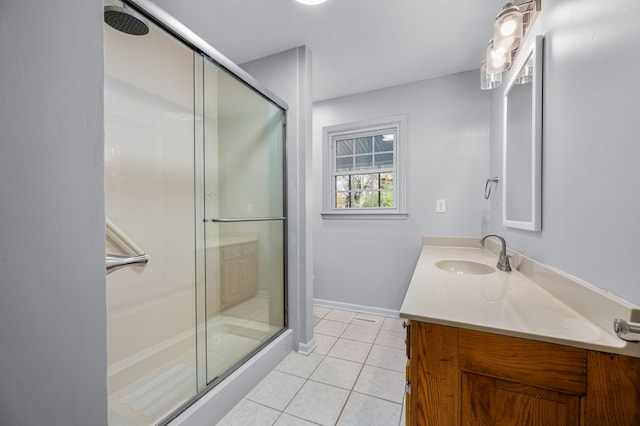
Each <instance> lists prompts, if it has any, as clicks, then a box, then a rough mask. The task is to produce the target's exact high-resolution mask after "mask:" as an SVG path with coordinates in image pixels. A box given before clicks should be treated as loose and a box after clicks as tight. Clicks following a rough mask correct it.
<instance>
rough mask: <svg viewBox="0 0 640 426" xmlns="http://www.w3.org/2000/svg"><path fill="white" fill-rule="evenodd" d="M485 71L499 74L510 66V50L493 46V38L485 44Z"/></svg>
mask: <svg viewBox="0 0 640 426" xmlns="http://www.w3.org/2000/svg"><path fill="white" fill-rule="evenodd" d="M486 62H487V72H488V73H489V74H499V73H501V72H503V71H506V70H508V69H509V67H511V50H508V49H505V48H504V47H502V46H494V42H493V40H491V41H489V44H488V45H487V57H486Z"/></svg>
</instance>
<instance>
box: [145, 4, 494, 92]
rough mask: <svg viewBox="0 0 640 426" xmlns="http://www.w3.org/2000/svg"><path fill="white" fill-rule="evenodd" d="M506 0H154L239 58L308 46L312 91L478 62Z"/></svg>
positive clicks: (360, 86) (352, 87)
mask: <svg viewBox="0 0 640 426" xmlns="http://www.w3.org/2000/svg"><path fill="white" fill-rule="evenodd" d="M504 1H505V0H458V1H452V0H327V2H326V3H324V4H321V5H317V6H304V5H301V4H299V3H297V2H296V1H294V0H182V1H180V2H176V1H175V0H156V1H155V3H156V4H158V5H159V6H160V7H162V8H164V9H165V10H166V11H167V12H169V13H170V14H172V15H174V16H175V17H176V18H177V19H178V20H180V21H182V22H183V23H184V24H185V25H187V26H188V27H190V28H191V29H192V30H193V31H194V32H196V33H197V34H198V35H200V36H201V37H203V38H204V39H206V40H208V41H210V43H211V44H212V45H213V47H215V48H216V49H217V50H219V51H220V52H221V53H223V54H224V55H225V56H227V57H228V58H229V59H231V60H232V61H233V62H235V63H238V64H242V63H243V62H248V61H251V60H254V59H258V58H261V57H264V56H267V55H270V54H273V53H278V52H282V51H284V50H288V49H290V48H293V47H296V46H300V45H306V46H307V47H308V48H309V49H310V50H311V52H312V61H313V71H312V72H313V98H314V100H315V101H317V100H322V99H329V98H334V97H338V96H344V95H349V94H353V93H359V92H364V91H368V90H374V89H379V88H382V87H388V86H393V85H398V84H403V83H408V82H412V81H418V80H423V79H427V78H432V77H437V76H441V75H447V74H453V73H457V72H461V71H467V70H472V69H477V68H479V67H480V63H481V61H482V58H483V56H484V50H485V48H486V44H487V41H488V40H489V38H491V32H492V23H493V20H494V18H495V16H496V14H497V13H498V12H499V11H500V10H501V8H502V5H503V4H504Z"/></svg>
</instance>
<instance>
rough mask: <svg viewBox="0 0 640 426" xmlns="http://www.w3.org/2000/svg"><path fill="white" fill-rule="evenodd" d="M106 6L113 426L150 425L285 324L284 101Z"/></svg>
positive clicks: (197, 49) (177, 32) (188, 40)
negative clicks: (131, 25)
mask: <svg viewBox="0 0 640 426" xmlns="http://www.w3.org/2000/svg"><path fill="white" fill-rule="evenodd" d="M140 3H141V2H136V4H138V5H140ZM106 6H107V7H108V8H109V9H108V11H109V13H110V14H111V16H110V18H109V19H110V20H112V22H116V24H115V25H114V24H113V23H112V22H109V24H107V23H105V24H104V37H105V87H104V88H105V182H106V217H107V248H106V250H107V253H108V254H109V255H112V256H111V261H112V262H114V265H115V267H114V268H113V269H112V270H111V271H110V273H109V274H108V275H107V326H108V330H107V338H108V342H107V346H108V358H109V359H108V361H109V365H108V386H109V424H110V425H150V424H158V423H163V422H167V421H168V419H170V418H172V416H173V415H174V414H175V413H177V412H179V411H180V410H181V409H183V408H185V407H186V406H188V405H189V404H190V403H191V402H193V401H194V400H195V399H196V398H197V397H198V396H200V395H202V394H203V393H204V392H206V391H207V390H208V389H210V388H211V387H213V386H215V385H216V384H217V383H219V382H220V381H221V380H223V379H224V378H225V377H226V376H228V375H229V374H230V372H232V371H233V370H234V369H235V368H237V367H238V366H240V365H241V364H242V363H243V362H244V361H246V360H247V359H249V358H250V357H251V356H252V355H253V354H255V353H256V352H257V351H258V350H260V349H261V348H262V347H264V346H265V345H266V344H267V343H268V342H270V341H271V340H272V339H274V338H275V337H276V336H278V335H279V334H280V333H281V332H282V331H283V330H284V329H285V327H286V316H285V306H286V304H285V299H286V294H285V288H286V276H285V270H286V268H285V259H286V247H285V243H284V242H285V241H286V238H285V232H286V211H285V202H286V200H285V198H284V194H285V188H284V185H285V184H284V182H285V179H284V170H285V164H284V156H285V154H284V153H285V149H284V134H285V132H284V128H285V112H286V104H284V103H283V102H282V101H281V100H279V99H278V98H277V97H275V96H273V95H271V94H270V93H269V92H268V91H266V90H265V89H263V88H262V87H260V86H259V85H258V84H257V83H256V82H255V81H253V80H252V79H251V78H250V77H248V76H247V75H245V74H243V73H242V72H240V71H238V69H237V67H234V66H231V64H229V63H228V61H227V60H226V59H224V58H223V57H221V56H219V54H218V53H217V52H216V51H215V50H213V49H212V48H210V47H209V46H207V45H204V44H203V43H202V42H200V41H199V40H198V39H197V38H195V37H193V36H192V34H191V33H190V32H188V31H187V30H185V29H184V28H183V27H182V26H181V25H179V24H177V23H176V22H175V21H174V20H172V18H170V17H168V16H165V15H162V13H159V15H160V16H158V13H157V11H156V13H154V17H153V18H152V17H150V16H149V10H146V9H145V10H141V11H140V12H141V15H139V16H136V15H135V12H134V13H131V14H129V12H133V10H132V9H130V8H128V9H127V8H125V9H122V6H123V5H122V4H119V3H115V2H109V3H108V4H106ZM105 10H107V9H106V8H105ZM127 10H128V11H129V12H128V11H127ZM120 12H122V13H123V15H122V16H118V15H117V13H120ZM160 12H161V11H160ZM114 13H115V14H116V15H115V17H114V16H113V14H114ZM129 15H131V16H133V17H134V18H135V19H136V20H138V21H140V22H135V21H134V24H136V28H137V29H136V32H135V33H134V32H133V31H128V30H127V27H126V25H125V26H123V27H120V28H118V29H116V28H114V26H115V27H117V26H118V25H120V24H118V23H121V22H122V21H123V20H124V21H126V20H129V19H131V18H130V17H129ZM142 15H146V16H144V17H143V16H142ZM113 19H115V21H113ZM112 25H114V26H112ZM144 26H146V27H147V29H148V32H145V31H144ZM141 28H142V29H141ZM137 33H142V34H140V35H137ZM194 40H195V42H194ZM130 258H131V259H130ZM146 259H148V262H147V263H146V264H145V263H144V262H145V261H146ZM127 261H128V262H127ZM120 263H131V264H130V265H128V266H126V267H121V268H120V269H118V265H119V264H120Z"/></svg>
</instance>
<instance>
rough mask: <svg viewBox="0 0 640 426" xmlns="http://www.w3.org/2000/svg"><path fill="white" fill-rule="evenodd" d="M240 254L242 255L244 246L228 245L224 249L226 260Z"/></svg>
mask: <svg viewBox="0 0 640 426" xmlns="http://www.w3.org/2000/svg"><path fill="white" fill-rule="evenodd" d="M240 255H242V246H239V245H238V246H227V247H224V248H223V249H222V258H223V259H225V260H226V259H233V258H234V257H238V256H240Z"/></svg>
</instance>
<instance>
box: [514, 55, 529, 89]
mask: <svg viewBox="0 0 640 426" xmlns="http://www.w3.org/2000/svg"><path fill="white" fill-rule="evenodd" d="M532 81H533V58H529V60H527V63H526V64H524V67H522V70H521V71H520V73H519V74H518V76H517V77H516V80H515V84H527V83H531V82H532Z"/></svg>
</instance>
